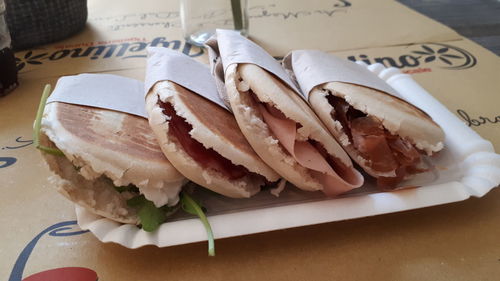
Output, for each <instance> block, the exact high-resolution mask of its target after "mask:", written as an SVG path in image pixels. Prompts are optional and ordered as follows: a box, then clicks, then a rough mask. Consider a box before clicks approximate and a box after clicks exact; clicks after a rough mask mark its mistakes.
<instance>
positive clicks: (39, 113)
mask: <svg viewBox="0 0 500 281" xmlns="http://www.w3.org/2000/svg"><path fill="white" fill-rule="evenodd" d="M49 94H50V85H49V84H47V85H45V88H44V89H43V93H42V98H41V99H40V104H39V105H38V110H37V112H36V118H35V125H34V126H33V143H34V144H35V147H36V148H37V149H39V150H41V151H43V152H45V153H49V154H52V155H56V156H64V153H63V152H62V151H60V150H59V149H57V148H52V147H46V146H43V145H40V128H41V126H42V115H43V111H44V109H45V104H46V103H47V98H48V97H49Z"/></svg>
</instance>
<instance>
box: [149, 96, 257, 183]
mask: <svg viewBox="0 0 500 281" xmlns="http://www.w3.org/2000/svg"><path fill="white" fill-rule="evenodd" d="M158 103H159V104H160V106H161V108H163V113H164V114H165V115H167V116H169V117H170V121H169V122H168V126H169V130H168V133H169V134H171V135H173V136H174V137H175V138H177V140H178V141H179V143H180V145H181V146H182V148H183V149H184V151H185V152H186V153H187V154H188V155H189V156H191V158H193V159H194V160H195V161H196V162H197V163H198V164H200V165H201V166H202V167H203V168H205V169H212V170H215V171H217V172H219V173H221V174H222V175H224V176H225V177H227V178H228V179H230V180H237V179H240V178H243V177H244V176H246V175H248V174H249V173H250V172H249V171H248V170H247V169H246V168H245V167H243V166H241V165H235V164H233V163H232V162H231V161H230V160H228V159H226V158H224V157H222V156H221V155H220V154H219V153H217V152H216V151H215V150H213V149H211V148H208V149H207V148H205V147H204V146H203V144H201V143H200V142H198V141H197V140H195V139H193V138H192V137H191V135H190V134H189V132H190V131H191V130H192V129H193V127H192V126H191V124H189V123H187V122H186V120H185V119H184V118H182V117H180V116H178V115H177V113H176V112H175V110H174V108H173V106H172V105H171V104H170V103H163V102H161V101H158Z"/></svg>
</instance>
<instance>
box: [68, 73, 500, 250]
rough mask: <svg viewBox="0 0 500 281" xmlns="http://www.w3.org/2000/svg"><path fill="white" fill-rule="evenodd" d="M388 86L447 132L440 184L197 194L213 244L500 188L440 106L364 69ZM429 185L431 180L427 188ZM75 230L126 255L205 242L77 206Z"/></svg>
mask: <svg viewBox="0 0 500 281" xmlns="http://www.w3.org/2000/svg"><path fill="white" fill-rule="evenodd" d="M365 67H367V69H369V70H370V71H372V72H373V73H375V74H377V75H378V77H380V78H381V79H383V80H385V81H387V83H389V85H391V86H392V87H393V88H394V89H396V90H397V91H398V92H399V93H400V94H401V96H402V97H403V98H404V99H406V100H408V101H409V102H411V103H413V104H415V105H416V106H418V107H420V108H422V109H423V110H425V111H426V112H427V113H428V114H429V115H430V116H431V117H432V118H433V119H434V120H435V121H436V122H437V123H438V124H439V125H440V126H441V127H442V128H443V130H444V131H445V133H446V140H445V149H444V150H443V151H441V152H440V154H439V156H438V158H436V159H435V165H436V167H437V168H438V169H440V170H441V171H440V177H439V178H432V179H424V180H427V182H425V183H423V184H422V186H421V187H418V188H412V189H404V190H398V191H397V192H379V191H378V190H377V189H376V187H375V185H373V184H370V182H366V184H365V185H364V186H363V187H361V188H359V189H356V190H354V191H353V192H351V193H348V194H345V195H343V196H340V197H337V198H334V199H329V198H325V196H324V195H323V194H321V193H319V192H304V191H300V190H298V189H297V188H293V187H292V186H289V187H287V188H286V189H285V190H284V191H283V192H282V193H281V194H280V197H279V198H276V197H275V196H273V195H271V194H270V193H267V192H261V193H258V194H257V195H256V196H255V197H252V198H249V199H230V198H224V197H222V196H218V195H214V194H213V193H210V192H206V191H203V189H200V190H199V191H197V192H198V193H195V194H193V195H192V196H193V197H195V198H197V199H198V200H200V201H201V203H202V205H204V206H205V207H206V208H207V209H208V219H209V221H210V224H211V226H212V229H213V231H214V236H215V238H225V237H233V236H239V235H246V234H252V233H259V232H265V231H271V230H277V229H285V228H291V227H298V226H305V225H312V224H318V223H325V222H332V221H340V220H346V219H353V218H361V217H366V216H373V215H379V214H386V213H393V212H399V211H404V210H411V209H416V208H422V207H427V206H434V205H440V204H445V203H450V202H456V201H461V200H465V199H467V198H469V197H470V196H475V197H481V196H483V195H485V194H486V193H487V192H489V191H490V190H491V189H492V188H494V187H496V186H498V184H500V155H498V154H495V153H494V150H493V146H492V144H491V143H490V142H488V141H486V140H484V139H482V138H481V137H480V136H479V135H478V134H476V133H475V132H474V131H473V130H472V129H470V128H469V127H467V126H466V125H465V124H463V123H462V122H461V121H460V120H459V119H458V118H457V117H455V115H453V114H452V113H451V112H449V111H448V110H447V109H446V107H444V106H443V105H442V104H440V103H439V102H438V101H437V100H436V99H434V98H433V97H432V96H431V95H430V94H429V93H427V92H426V91H425V90H424V89H423V88H422V87H420V86H419V85H418V84H417V83H416V82H415V81H414V80H413V79H412V78H411V77H410V76H409V75H406V74H401V73H400V72H399V70H397V69H395V68H390V69H385V68H384V67H383V66H382V65H381V64H374V65H371V66H365ZM429 180H430V181H429ZM77 219H78V224H79V225H80V227H81V228H82V229H89V230H90V231H91V232H92V233H94V235H96V237H97V238H98V239H99V240H101V241H103V242H114V243H119V244H121V245H123V246H125V247H128V248H137V247H141V246H144V245H156V246H158V247H166V246H172V245H179V244H186V243H192V242H198V241H203V240H206V233H205V230H204V228H203V226H202V224H201V222H200V221H199V220H198V219H197V218H192V217H184V218H176V220H175V221H172V222H168V223H165V224H163V225H162V226H161V227H160V228H159V229H158V230H157V231H155V232H153V233H146V232H144V231H143V230H140V229H139V228H137V227H135V226H130V225H121V224H119V223H115V222H112V221H110V220H108V219H105V218H102V217H99V216H96V215H93V214H89V213H88V212H86V211H85V210H82V209H80V208H79V207H77Z"/></svg>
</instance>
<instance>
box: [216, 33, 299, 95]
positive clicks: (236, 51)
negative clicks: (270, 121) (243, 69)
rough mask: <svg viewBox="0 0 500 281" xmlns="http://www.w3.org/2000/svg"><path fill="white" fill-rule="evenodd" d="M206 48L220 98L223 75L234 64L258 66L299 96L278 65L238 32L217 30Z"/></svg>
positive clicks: (223, 91)
mask: <svg viewBox="0 0 500 281" xmlns="http://www.w3.org/2000/svg"><path fill="white" fill-rule="evenodd" d="M206 46H207V47H208V54H209V57H210V64H211V69H212V74H213V75H214V76H215V77H216V79H217V80H218V81H217V87H218V89H219V91H220V92H221V95H222V96H225V87H224V73H225V71H226V69H227V67H228V66H230V65H231V64H235V63H236V64H238V63H251V64H255V65H258V66H259V67H261V68H263V69H265V70H267V71H268V72H270V73H272V74H274V75H275V76H276V77H278V78H279V79H280V80H281V81H283V82H284V83H285V84H287V85H288V86H289V87H290V88H291V89H293V90H294V91H295V92H296V93H297V94H299V95H300V91H299V89H298V88H297V87H296V85H295V84H294V83H293V81H292V80H291V79H290V77H289V76H288V74H287V73H286V71H285V69H284V68H283V67H282V66H281V65H280V63H279V62H278V61H276V60H275V59H274V58H273V57H272V56H271V55H270V54H268V53H267V52H266V51H265V50H264V49H262V47H261V46H259V45H257V44H255V43H254V42H252V41H250V40H248V39H247V38H245V37H243V36H241V35H240V34H239V33H238V32H236V31H234V30H225V29H217V31H216V37H212V38H210V39H209V40H208V41H207V43H206ZM221 64H222V66H221ZM222 70H223V71H222Z"/></svg>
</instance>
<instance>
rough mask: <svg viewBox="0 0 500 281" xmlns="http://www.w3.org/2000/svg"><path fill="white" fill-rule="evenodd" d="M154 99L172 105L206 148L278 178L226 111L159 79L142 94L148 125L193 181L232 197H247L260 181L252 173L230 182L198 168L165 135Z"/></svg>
mask: <svg viewBox="0 0 500 281" xmlns="http://www.w3.org/2000/svg"><path fill="white" fill-rule="evenodd" d="M158 101H162V102H168V103H170V104H172V106H173V107H174V109H175V111H176V113H177V115H179V116H181V117H183V118H184V119H185V120H186V122H188V123H189V124H191V125H192V126H193V129H192V130H191V132H190V134H191V136H192V137H193V138H194V139H195V140H197V141H199V142H200V143H202V144H203V145H204V146H205V147H206V148H212V149H214V150H215V151H216V152H217V153H219V154H220V155H221V156H222V157H224V158H226V159H228V160H230V161H231V162H232V163H233V164H235V165H242V166H244V167H245V168H247V169H248V170H249V171H250V172H253V173H255V174H258V175H262V176H264V177H265V178H267V179H268V180H269V181H276V180H278V179H279V176H278V175H277V174H276V173H275V172H274V171H273V170H272V169H271V168H269V166H267V165H266V164H265V163H264V162H262V160H260V158H259V157H258V156H257V155H256V154H255V152H254V151H253V150H252V148H251V146H250V145H249V144H248V142H247V141H246V139H245V138H244V137H243V136H242V134H241V132H240V131H239V128H238V126H237V124H236V122H235V120H234V117H233V116H232V115H231V114H230V113H229V112H228V111H226V110H225V109H223V108H220V107H219V106H218V105H215V104H214V103H212V102H210V101H208V100H206V99H205V98H203V97H201V96H199V95H197V94H194V93H192V92H190V91H189V90H187V89H185V88H183V87H181V86H179V85H177V84H175V83H173V82H170V81H160V82H158V83H156V84H155V85H154V86H153V87H152V88H151V90H150V91H149V93H148V94H147V96H146V110H147V112H148V115H149V124H150V126H151V128H152V129H153V131H154V132H155V134H156V136H157V139H158V142H159V144H160V146H161V149H162V150H163V152H164V154H165V155H166V156H167V158H168V159H169V160H170V162H171V163H172V164H173V165H174V166H175V167H176V168H177V169H178V170H179V171H180V172H181V173H182V174H184V175H185V176H186V177H187V178H189V179H190V180H192V181H193V182H195V183H197V184H199V185H201V186H204V187H206V188H208V189H211V190H213V191H215V192H217V193H220V194H223V195H225V196H228V197H234V198H242V197H250V196H252V195H254V194H255V193H257V192H258V191H259V190H260V186H261V185H262V184H263V183H264V182H263V180H262V179H259V177H255V176H253V175H250V176H246V177H244V178H242V179H239V180H232V181H230V180H228V179H227V178H225V177H224V176H222V175H220V174H218V173H216V172H215V171H210V170H205V169H204V168H203V167H201V166H200V165H199V164H198V163H196V161H194V160H193V159H192V158H191V157H190V156H189V155H188V154H187V153H186V152H185V151H184V149H183V148H182V146H181V145H180V144H179V142H178V140H177V139H176V138H175V137H172V136H170V135H169V134H168V130H169V128H168V127H169V126H168V117H167V116H166V115H165V114H164V113H163V109H162V108H161V107H160V106H159V104H158Z"/></svg>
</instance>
